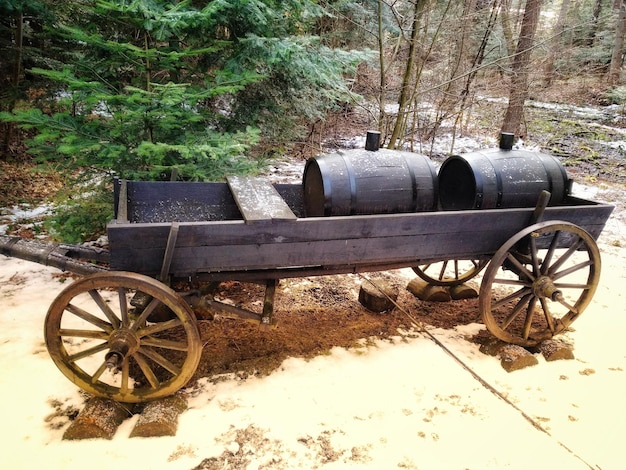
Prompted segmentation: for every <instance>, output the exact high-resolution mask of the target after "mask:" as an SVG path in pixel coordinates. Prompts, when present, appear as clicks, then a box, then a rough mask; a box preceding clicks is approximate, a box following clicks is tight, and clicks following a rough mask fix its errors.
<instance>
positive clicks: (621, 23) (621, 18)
mask: <svg viewBox="0 0 626 470" xmlns="http://www.w3.org/2000/svg"><path fill="white" fill-rule="evenodd" d="M617 6H618V8H619V12H618V17H617V25H616V27H615V40H614V41H613V54H612V56H611V65H610V66H609V73H608V75H607V79H608V81H609V83H610V84H612V85H615V84H617V83H618V82H619V77H620V72H621V70H622V62H623V56H624V36H625V35H626V0H621V1H620V2H619V4H618V5H617Z"/></svg>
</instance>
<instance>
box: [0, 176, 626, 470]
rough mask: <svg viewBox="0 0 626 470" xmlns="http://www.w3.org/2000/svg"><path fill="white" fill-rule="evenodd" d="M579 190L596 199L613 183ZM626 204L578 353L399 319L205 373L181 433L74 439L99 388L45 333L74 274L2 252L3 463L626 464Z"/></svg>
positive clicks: (606, 238)
mask: <svg viewBox="0 0 626 470" xmlns="http://www.w3.org/2000/svg"><path fill="white" fill-rule="evenodd" d="M574 189H575V191H574V192H575V193H577V194H578V195H581V196H583V197H588V198H594V199H595V198H602V197H604V196H606V197H607V198H609V199H610V198H611V194H614V193H611V192H610V191H611V189H610V188H608V189H607V188H590V187H587V186H575V187H574ZM607 191H608V192H607ZM613 191H615V188H613ZM622 215H623V212H622V211H618V212H616V214H615V215H614V216H612V217H611V219H610V220H609V222H608V224H607V228H606V230H605V232H603V235H602V237H601V239H600V248H601V252H602V260H603V261H602V262H603V266H602V277H601V281H600V285H599V288H598V291H597V293H596V294H595V297H594V300H593V302H592V304H591V305H590V306H589V307H588V308H587V311H586V312H585V313H584V315H583V316H582V317H581V318H580V319H579V320H577V322H576V323H575V324H574V328H575V331H573V332H570V333H567V335H566V339H567V340H568V341H570V342H571V343H573V344H574V346H575V355H576V359H575V360H571V361H556V362H546V361H545V360H544V359H543V358H542V357H541V356H538V360H539V364H538V365H537V366H534V367H532V368H528V369H524V370H520V371H516V372H512V373H507V372H505V371H504V369H502V368H501V367H500V365H499V361H498V360H497V359H496V358H493V357H488V356H485V355H483V354H482V353H480V352H479V351H478V346H477V345H475V344H473V343H470V342H469V341H467V340H466V339H465V337H466V336H471V335H472V334H474V333H475V332H476V331H477V330H478V329H480V328H483V326H482V325H478V324H473V325H468V326H464V327H459V328H457V329H456V330H431V333H432V334H433V335H434V336H435V337H436V338H437V339H438V340H439V341H440V342H441V343H442V344H443V345H445V347H446V348H447V350H448V351H449V353H448V352H446V351H445V350H444V349H442V348H441V347H440V346H439V345H437V344H435V343H434V342H433V341H432V340H431V339H429V338H427V337H426V336H423V335H420V334H417V333H409V334H407V335H404V336H403V335H401V334H400V332H399V334H398V336H397V337H396V338H393V339H392V340H389V341H376V342H375V344H368V345H367V346H366V342H364V345H363V346H362V347H360V348H354V349H349V350H346V349H341V348H336V349H334V350H333V351H332V352H331V353H330V354H328V355H326V356H320V357H317V358H315V359H313V360H310V361H305V360H303V359H298V358H292V359H289V360H287V361H285V362H284V364H283V365H282V367H281V368H280V370H277V371H275V372H274V373H272V374H271V375H270V376H268V377H263V378H255V377H249V378H247V379H245V380H241V379H239V378H237V377H231V376H227V377H224V379H225V380H224V381H221V382H219V383H217V384H213V383H211V382H209V381H208V380H206V381H200V383H198V384H196V385H195V386H194V387H193V388H192V389H191V390H190V391H189V393H188V399H189V405H190V408H189V409H188V410H187V411H186V412H185V413H183V414H182V415H181V417H180V420H179V429H178V433H177V435H176V436H174V437H162V438H129V437H128V436H129V434H130V431H131V429H132V427H133V425H134V423H135V422H136V420H137V416H134V417H130V418H129V419H128V420H126V421H125V422H124V423H123V424H122V425H121V426H120V428H119V429H118V431H117V433H116V435H115V436H114V438H113V440H111V441H107V440H90V441H74V442H72V441H63V440H62V436H63V432H64V431H65V429H66V428H67V426H68V425H69V418H68V417H67V415H68V414H71V412H72V410H79V409H81V408H82V405H83V403H84V397H83V396H82V394H81V393H80V392H79V390H78V389H77V388H76V387H75V386H74V385H73V384H72V383H71V382H70V381H69V380H67V379H66V378H65V377H64V376H63V375H62V374H61V373H60V372H59V371H58V370H57V369H56V367H55V366H54V364H53V363H52V361H51V360H50V358H49V356H48V353H47V351H46V348H45V345H44V342H43V331H42V330H43V324H44V318H45V314H46V310H47V308H48V306H49V305H50V303H51V302H52V301H53V299H54V297H55V296H56V295H57V294H58V293H59V292H60V291H61V290H62V288H63V287H64V286H63V284H61V283H60V281H59V280H58V278H55V277H53V274H54V273H56V272H57V271H56V270H55V269H53V268H48V267H43V266H40V265H38V264H34V263H30V262H26V261H21V260H16V259H10V258H6V257H4V256H0V306H1V307H2V308H0V364H2V374H0V390H2V399H1V400H0V416H2V417H3V425H2V427H0V436H1V442H2V443H3V451H2V452H1V453H0V468H7V469H9V468H10V469H32V468H39V467H43V466H45V467H46V468H48V469H64V470H65V469H68V470H71V469H81V470H82V469H85V468H89V469H92V470H97V469H109V468H112V467H116V466H119V467H128V466H133V467H138V468H145V469H185V470H187V469H193V468H196V467H198V466H201V467H200V468H228V469H231V468H237V469H244V468H245V469H257V468H266V469H292V468H293V469H295V468H302V469H313V468H319V469H339V468H341V469H344V468H358V469H381V468H408V469H474V470H478V469H501V468H511V469H528V468H537V469H544V468H557V467H558V468H567V469H589V468H594V469H602V470H610V469H618V468H622V465H623V456H624V450H623V436H624V435H625V434H626V407H625V406H624V402H623V399H624V396H626V341H624V339H623V335H624V331H626V315H625V313H626V312H625V311H624V310H625V308H624V305H625V300H626V299H625V298H624V297H625V295H626V294H625V293H624V289H623V286H624V285H625V281H626V263H625V261H626V248H624V247H626V243H625V242H624V219H623V218H622ZM312 334H315V332H312ZM470 370H471V371H473V373H474V374H477V375H478V376H479V377H480V378H481V380H482V381H483V382H481V381H479V380H477V378H476V377H474V375H472V373H470ZM491 388H493V390H491ZM505 399H506V400H505Z"/></svg>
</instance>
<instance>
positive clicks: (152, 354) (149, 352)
mask: <svg viewBox="0 0 626 470" xmlns="http://www.w3.org/2000/svg"><path fill="white" fill-rule="evenodd" d="M139 353H140V354H143V355H144V356H146V357H147V358H149V359H151V360H152V361H154V362H156V363H157V364H158V365H160V366H161V367H163V368H164V369H166V370H168V371H169V372H171V373H172V374H173V375H179V374H180V367H178V366H177V365H175V364H173V363H172V362H170V361H169V360H168V359H166V358H165V357H163V356H161V355H160V354H159V353H158V352H156V351H155V350H154V349H150V348H144V347H142V348H140V349H139Z"/></svg>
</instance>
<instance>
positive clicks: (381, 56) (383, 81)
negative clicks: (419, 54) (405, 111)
mask: <svg viewBox="0 0 626 470" xmlns="http://www.w3.org/2000/svg"><path fill="white" fill-rule="evenodd" d="M383 34H384V32H383V0H378V61H379V67H380V90H379V103H380V104H379V111H378V131H379V132H381V134H382V132H383V127H384V125H385V124H384V123H385V115H386V110H385V103H386V102H387V93H386V92H387V71H386V70H385V41H384V38H383ZM384 139H385V136H383V141H384Z"/></svg>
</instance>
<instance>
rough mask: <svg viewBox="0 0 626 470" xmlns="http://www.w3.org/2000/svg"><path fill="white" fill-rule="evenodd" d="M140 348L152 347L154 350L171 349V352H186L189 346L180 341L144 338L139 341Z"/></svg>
mask: <svg viewBox="0 0 626 470" xmlns="http://www.w3.org/2000/svg"><path fill="white" fill-rule="evenodd" d="M141 344H142V346H143V345H145V346H152V347H155V348H163V349H171V350H173V351H187V350H189V346H188V344H187V343H185V342H182V341H172V340H169V339H161V338H152V337H144V338H142V340H141Z"/></svg>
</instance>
